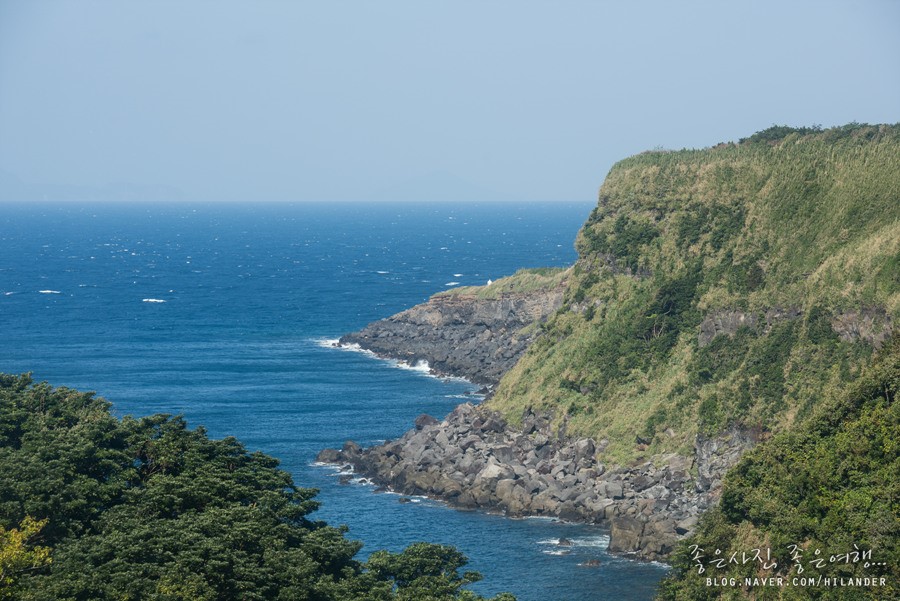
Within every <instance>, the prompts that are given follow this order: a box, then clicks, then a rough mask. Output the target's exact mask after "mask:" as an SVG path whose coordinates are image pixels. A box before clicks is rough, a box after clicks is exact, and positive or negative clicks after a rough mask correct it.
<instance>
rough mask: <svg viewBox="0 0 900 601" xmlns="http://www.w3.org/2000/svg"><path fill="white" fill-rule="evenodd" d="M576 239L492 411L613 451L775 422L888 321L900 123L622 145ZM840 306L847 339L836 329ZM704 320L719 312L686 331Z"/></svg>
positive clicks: (847, 368) (842, 377)
mask: <svg viewBox="0 0 900 601" xmlns="http://www.w3.org/2000/svg"><path fill="white" fill-rule="evenodd" d="M576 247H577V250H578V253H579V259H578V262H577V263H576V264H575V266H574V267H573V268H572V270H571V272H569V273H567V275H566V281H567V285H566V293H565V294H566V296H565V303H564V306H563V308H562V310H560V311H559V312H558V313H557V314H556V315H555V316H553V317H552V318H551V319H550V320H549V321H548V322H547V323H546V324H544V325H543V330H544V335H543V336H542V337H540V338H539V339H538V340H537V341H536V342H535V343H534V344H533V345H532V346H531V348H530V349H529V351H528V352H527V353H526V355H525V356H524V357H523V359H522V360H520V361H519V363H518V364H517V365H516V367H515V368H513V370H511V371H510V372H509V373H508V374H507V375H506V376H505V377H504V378H503V380H502V381H501V383H500V385H499V387H498V389H497V392H496V394H495V396H494V397H493V398H492V399H491V400H490V401H489V402H490V404H491V405H492V406H493V407H494V408H495V409H498V410H500V411H502V412H504V413H505V414H506V415H507V417H508V418H509V419H510V420H511V421H513V422H515V421H516V420H517V419H519V417H520V416H521V415H522V412H523V409H524V408H525V407H528V406H531V407H533V408H535V409H539V408H546V409H551V410H554V411H555V414H556V418H557V420H558V423H559V424H561V423H562V422H563V421H564V420H565V421H566V423H567V432H568V433H569V434H576V435H588V436H593V437H595V438H598V439H599V438H608V439H609V441H610V445H609V447H608V448H607V451H606V454H607V457H608V458H609V460H610V461H618V462H623V463H624V462H628V461H632V460H635V459H637V458H638V457H639V456H646V455H652V454H657V453H667V452H681V453H690V452H691V451H692V445H693V441H694V439H695V436H696V434H697V433H698V432H704V433H706V434H715V433H717V432H720V431H722V430H723V429H725V428H727V427H728V426H730V425H733V424H739V425H743V426H745V427H748V428H753V429H755V430H758V431H761V432H765V431H781V430H784V429H787V428H789V427H791V426H792V425H793V424H795V423H801V422H803V421H804V420H806V419H808V417H809V416H810V415H811V413H812V411H813V409H814V407H815V406H816V405H817V404H818V403H819V400H820V398H821V397H822V396H823V395H830V394H835V393H837V392H839V391H840V390H842V389H844V388H845V387H846V385H847V383H848V382H849V381H851V380H852V379H853V378H854V377H855V376H856V375H857V374H858V373H859V369H860V367H861V366H862V365H863V364H865V362H866V361H867V360H868V358H869V356H870V355H871V352H872V348H873V340H874V338H873V335H877V334H878V333H879V332H881V331H882V330H884V329H885V328H887V327H888V321H890V320H892V321H893V323H897V320H898V319H900V126H898V125H892V126H889V125H879V126H869V125H859V124H851V125H848V126H845V127H840V128H834V129H827V130H821V129H819V128H816V127H813V128H800V129H792V128H786V127H781V126H776V127H773V128H770V129H769V130H766V131H764V132H760V133H759V134H756V135H754V136H751V137H750V138H748V139H747V140H743V141H742V142H741V143H740V144H721V145H719V146H717V147H715V148H710V149H705V150H683V151H678V152H648V153H643V154H640V155H637V156H634V157H631V158H628V159H625V160H624V161H621V162H620V163H618V164H617V165H615V166H614V167H613V169H612V170H611V171H610V173H609V175H608V176H607V178H606V181H605V182H604V184H603V186H602V188H601V190H600V201H599V204H598V206H597V207H596V208H595V209H594V211H593V212H592V213H591V216H590V218H589V219H588V221H587V223H586V224H585V226H584V228H583V229H582V231H581V232H580V234H579V236H578V240H577V242H576ZM842 314H851V315H853V314H855V315H856V317H852V318H851V320H852V319H856V320H857V321H856V322H854V324H853V327H851V328H850V329H851V330H853V328H855V327H856V326H859V327H858V328H856V330H854V331H855V332H857V334H858V336H857V339H855V340H854V339H852V337H851V336H848V335H845V336H843V337H842V336H839V335H838V333H837V331H836V329H835V328H836V327H838V322H837V320H838V317H839V316H840V315H842ZM862 314H866V315H868V316H869V318H870V321H871V322H872V323H871V324H868V325H867V324H866V323H863V322H865V319H864V318H862V317H860V315H862ZM716 320H719V321H725V322H728V321H729V320H731V322H730V323H729V325H727V327H725V328H724V332H722V333H720V334H719V335H718V336H713V335H712V334H710V336H709V337H708V338H711V339H705V340H701V331H702V329H703V328H705V329H706V331H710V330H711V331H712V332H713V333H715V331H716V323H717V321H716ZM866 328H869V331H868V334H866V332H865V330H866ZM860 332H861V333H860ZM866 335H868V336H869V338H868V339H865V337H866ZM559 408H564V410H563V411H560V410H559ZM637 437H641V438H642V439H649V440H650V444H649V448H644V446H643V445H638V444H636V440H637Z"/></svg>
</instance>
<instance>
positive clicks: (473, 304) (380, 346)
mask: <svg viewBox="0 0 900 601" xmlns="http://www.w3.org/2000/svg"><path fill="white" fill-rule="evenodd" d="M568 273H569V272H568V270H563V269H524V270H521V271H519V272H517V273H516V274H514V275H512V276H510V277H507V278H503V279H500V280H497V281H496V282H492V283H491V284H490V285H489V286H481V287H463V288H456V289H453V290H450V291H447V292H442V293H439V294H436V295H434V296H433V297H431V298H430V299H429V300H428V302H426V303H423V304H421V305H416V306H415V307H412V308H411V309H407V310H406V311H403V312H402V313H398V314H396V315H393V316H391V317H388V318H387V319H382V320H380V321H376V322H374V323H372V324H370V325H368V326H366V327H365V328H364V329H362V330H361V331H359V332H354V333H352V334H347V335H345V336H343V337H342V338H341V339H340V342H339V344H340V345H353V344H356V345H359V347H361V348H363V349H366V350H370V351H372V352H374V353H376V354H377V355H379V356H381V357H386V358H391V359H398V360H401V361H405V362H407V363H409V364H411V365H414V364H416V363H418V362H420V361H426V362H427V363H428V365H429V367H430V368H431V369H432V370H433V371H434V372H435V373H438V374H441V375H449V376H459V377H463V378H466V379H467V380H470V381H472V382H476V383H479V384H488V385H494V384H496V383H497V382H499V381H500V377H501V376H502V375H503V374H504V373H506V372H507V371H508V370H509V369H510V368H511V367H512V366H513V365H514V364H515V363H516V361H518V359H519V357H521V356H522V353H524V351H525V349H526V348H527V347H528V345H529V343H530V342H531V341H532V339H533V337H534V334H535V332H537V331H538V328H537V326H538V324H539V323H540V322H541V321H543V320H545V319H547V317H549V316H550V315H551V314H553V313H554V312H555V311H556V310H557V309H559V307H560V306H561V305H562V299H563V291H564V290H565V282H566V277H567V275H568Z"/></svg>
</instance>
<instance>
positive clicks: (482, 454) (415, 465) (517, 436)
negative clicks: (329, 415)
mask: <svg viewBox="0 0 900 601" xmlns="http://www.w3.org/2000/svg"><path fill="white" fill-rule="evenodd" d="M432 419H433V418H432ZM432 419H422V418H420V419H419V420H417V427H416V428H415V429H413V430H409V431H408V432H406V434H404V435H403V436H402V437H400V438H399V439H397V440H394V441H388V442H386V443H384V444H382V445H379V446H376V447H370V448H366V449H360V448H359V446H358V445H356V444H355V443H353V442H347V443H346V444H345V445H344V447H343V449H342V450H340V451H323V452H322V453H320V454H319V457H320V460H321V458H329V459H333V460H334V461H332V462H333V463H344V462H347V463H350V464H352V466H353V468H354V469H355V471H356V472H358V473H361V474H363V475H365V476H367V477H369V478H371V480H372V481H373V482H374V483H375V484H376V485H378V486H382V487H386V488H390V489H392V490H394V491H396V492H399V493H401V494H404V495H429V496H432V497H436V498H440V499H444V500H445V501H447V502H448V503H449V504H451V505H453V506H456V507H461V508H467V509H478V508H480V509H486V510H495V511H502V512H504V513H505V514H507V515H510V516H525V515H543V516H554V517H558V518H560V519H563V520H567V521H578V522H587V523H596V524H605V525H607V526H608V527H609V528H610V532H611V534H610V539H611V540H610V550H611V551H613V552H618V553H627V554H632V555H634V556H636V557H639V558H642V559H664V558H665V556H666V555H668V553H670V552H671V551H672V549H673V548H674V546H675V543H676V542H677V541H678V540H679V539H680V538H682V537H683V536H686V535H688V534H690V533H691V532H692V531H693V529H694V527H695V526H696V524H697V517H698V515H699V514H700V513H701V512H702V511H703V510H705V509H706V508H707V507H708V506H709V505H710V504H711V503H713V502H714V501H715V499H716V496H717V493H718V487H719V486H720V482H721V478H722V476H723V475H724V472H725V470H726V469H728V467H730V466H731V465H733V463H734V462H735V461H737V459H738V458H739V457H740V455H741V454H742V453H743V452H744V451H745V450H746V449H747V448H749V447H750V446H752V445H753V444H754V442H755V440H754V438H753V437H751V436H750V435H749V434H748V433H746V432H743V431H739V430H734V431H728V432H726V433H725V434H723V435H722V436H720V437H717V438H712V439H704V438H698V440H697V444H696V449H695V451H696V467H697V471H698V473H699V475H700V477H699V479H698V480H696V481H695V480H694V479H693V477H692V476H691V470H692V466H693V463H694V462H693V461H692V460H691V459H690V458H687V457H682V456H679V455H674V454H673V455H667V456H664V457H658V458H656V459H655V460H654V461H653V462H646V463H643V464H641V465H638V466H632V467H618V468H611V467H607V466H605V465H603V464H602V463H600V462H598V453H602V451H601V450H599V449H602V448H603V446H604V445H597V444H596V443H595V442H594V441H593V440H591V439H587V438H582V439H562V440H561V439H560V438H559V437H558V436H557V435H555V434H554V433H553V432H552V430H551V425H550V424H551V419H550V416H549V415H545V414H535V413H533V412H531V411H530V410H529V411H527V412H526V414H525V415H524V416H523V419H522V424H523V426H522V428H521V429H519V428H512V427H511V426H509V425H508V424H507V423H506V421H505V420H503V418H502V417H501V416H500V415H499V414H496V413H494V412H491V411H489V410H488V409H486V408H484V407H475V406H473V405H471V404H468V403H466V404H463V405H459V406H458V407H457V408H456V409H454V410H453V412H452V413H450V414H449V415H448V416H447V418H446V419H445V420H444V421H442V422H437V420H434V421H432ZM536 449H537V450H538V451H540V452H539V453H538V452H535V450H536ZM601 458H602V455H601ZM560 544H565V541H563V542H562V543H560Z"/></svg>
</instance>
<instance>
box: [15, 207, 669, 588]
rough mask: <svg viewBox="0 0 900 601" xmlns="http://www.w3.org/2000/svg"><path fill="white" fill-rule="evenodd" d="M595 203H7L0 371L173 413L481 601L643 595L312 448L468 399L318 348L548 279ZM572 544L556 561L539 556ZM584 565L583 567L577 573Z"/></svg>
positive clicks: (525, 532) (654, 573)
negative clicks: (460, 299) (427, 562)
mask: <svg viewBox="0 0 900 601" xmlns="http://www.w3.org/2000/svg"><path fill="white" fill-rule="evenodd" d="M592 207H593V203H588V202H581V203H564V202H559V203H530V204H515V203H502V204H501V203H493V204H492V203H486V204H450V203H438V204H413V203H404V204H400V203H397V204H362V203H347V204H317V203H308V204H274V203H272V204H269V203H258V204H252V205H251V204H137V205H133V204H132V205H119V204H113V203H109V204H94V205H80V204H79V205H76V204H53V203H43V204H15V203H13V204H5V205H2V208H3V210H2V216H0V223H2V229H0V332H2V335H0V371H3V372H7V373H21V372H33V375H34V378H35V379H36V380H46V381H48V382H50V383H51V384H53V385H55V386H68V387H72V388H78V389H81V390H93V391H96V392H97V393H98V394H99V395H101V396H103V397H105V398H106V399H108V400H109V401H111V402H112V403H113V411H114V412H115V413H116V414H117V415H120V416H121V415H135V416H141V415H149V414H153V413H169V414H183V415H184V416H185V417H186V418H187V420H188V422H189V424H190V425H191V426H198V425H203V426H205V427H206V428H207V430H208V431H209V433H210V435H211V436H213V437H223V436H236V437H237V438H239V439H240V440H241V441H242V442H243V443H244V444H245V445H246V446H247V447H248V448H249V449H251V450H260V451H263V452H265V453H268V454H270V455H273V456H275V457H277V458H278V459H279V460H280V461H281V465H282V467H283V468H284V469H286V470H288V471H290V472H291V474H292V475H293V477H294V480H295V482H296V483H297V484H298V485H300V486H304V487H315V488H318V489H319V490H320V493H319V496H318V500H319V501H321V502H322V508H321V509H320V510H319V511H317V512H316V514H314V515H313V517H314V518H318V519H322V520H326V521H328V522H329V523H331V524H333V525H338V524H346V525H347V526H348V527H349V533H348V536H349V537H350V538H354V539H357V540H361V541H363V543H364V547H363V550H362V552H361V554H360V557H362V558H364V557H365V556H366V555H367V554H368V553H370V552H371V551H373V550H376V549H381V548H385V549H390V550H393V551H399V550H401V549H403V548H404V547H405V546H406V545H408V544H410V543H412V542H415V541H420V540H425V541H431V542H439V543H445V544H452V545H454V546H456V547H457V548H459V549H460V550H461V551H462V552H463V553H465V554H466V555H467V556H468V557H469V559H470V563H469V565H468V566H467V568H466V569H472V570H477V571H480V572H482V574H483V575H484V580H483V581H481V582H479V583H477V584H476V585H474V586H473V587H472V588H473V589H474V590H476V591H478V592H479V593H481V594H485V595H488V594H490V595H493V594H496V593H498V592H501V591H510V592H512V593H514V594H515V595H516V596H517V597H518V598H519V599H520V600H521V601H597V600H603V599H610V600H617V601H637V600H646V599H651V598H652V596H653V593H654V590H655V587H656V584H657V583H658V582H659V580H660V579H661V578H662V577H663V576H664V575H665V573H666V570H665V568H664V567H663V566H661V565H658V564H648V563H640V562H636V561H631V560H628V559H624V558H621V557H614V556H610V555H608V554H607V553H606V545H607V542H608V536H607V534H608V533H607V532H605V531H604V530H602V529H600V528H598V527H594V526H587V525H572V524H564V523H560V522H556V521H551V520H544V519H519V520H513V519H507V518H505V517H502V516H499V515H491V514H486V513H482V512H473V511H458V510H454V509H450V508H447V507H446V506H444V505H443V504H442V503H440V502H438V501H433V500H429V499H412V502H404V503H401V502H400V497H399V496H398V495H395V494H391V493H377V492H375V491H374V488H373V487H372V486H371V485H369V484H367V483H365V482H360V481H358V480H354V481H352V482H351V483H349V484H341V483H339V478H338V474H337V473H336V472H335V471H334V469H332V468H328V467H324V466H319V465H316V464H315V462H314V458H315V455H316V453H317V452H318V451H319V450H321V449H322V448H325V447H337V446H340V445H341V444H342V443H343V442H344V441H345V440H348V439H352V440H355V441H356V442H358V443H360V444H363V445H369V444H373V443H377V442H380V441H383V440H385V439H388V438H393V437H397V436H399V435H401V434H402V433H403V432H404V431H405V430H407V429H409V428H410V427H411V426H412V422H413V420H414V419H415V417H416V416H418V415H419V414H421V413H428V414H430V415H433V416H436V417H438V418H440V417H443V416H444V415H446V414H447V413H449V412H450V411H451V410H452V409H453V407H454V406H455V405H456V404H458V403H461V402H466V401H470V402H478V400H479V397H478V396H477V395H476V394H475V393H476V391H477V388H478V387H476V386H474V385H472V384H470V383H468V382H465V381H463V380H459V379H439V378H435V377H432V376H429V375H428V374H427V373H425V372H423V371H422V370H416V369H409V368H404V367H403V366H401V365H398V364H397V363H396V362H391V361H386V360H380V359H375V358H373V357H371V356H368V355H366V354H364V353H358V352H352V351H347V350H341V349H336V348H333V347H331V346H330V344H329V341H330V340H333V339H336V338H338V337H339V336H340V335H341V334H343V333H346V332H350V331H353V330H356V329H359V328H361V327H363V326H364V325H366V324H367V323H369V322H371V321H374V320H377V319H380V318H383V317H387V316H389V315H391V314H393V313H396V312H398V311H401V310H403V309H405V308H408V307H410V306H412V305H414V304H416V303H420V302H423V301H424V300H426V299H427V298H428V297H429V296H430V295H431V294H434V293H435V292H438V291H441V290H446V289H447V288H449V287H451V286H456V285H474V284H484V283H485V282H486V281H487V280H488V279H494V280H496V279H497V278H499V277H502V276H504V275H509V274H511V273H513V272H514V271H516V270H517V269H519V268H523V267H543V266H566V265H570V264H572V263H573V262H574V260H575V257H576V255H575V251H574V248H573V241H574V239H575V235H576V233H577V231H578V229H579V228H580V227H581V225H582V223H583V222H584V220H585V219H586V218H587V216H588V214H589V212H590V210H591V208H592ZM561 537H565V538H568V539H570V540H572V541H574V542H575V546H574V547H571V548H567V549H562V548H559V547H557V546H556V545H555V542H556V541H557V540H558V539H559V538H561ZM589 559H599V560H600V562H601V563H600V566H599V567H582V566H579V564H580V563H582V562H584V561H586V560H589Z"/></svg>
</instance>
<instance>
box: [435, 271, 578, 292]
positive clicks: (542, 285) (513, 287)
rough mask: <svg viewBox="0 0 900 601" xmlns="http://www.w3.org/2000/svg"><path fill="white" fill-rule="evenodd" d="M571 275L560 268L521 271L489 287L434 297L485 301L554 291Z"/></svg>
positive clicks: (458, 288) (451, 290) (469, 288)
mask: <svg viewBox="0 0 900 601" xmlns="http://www.w3.org/2000/svg"><path fill="white" fill-rule="evenodd" d="M570 273H571V269H562V268H559V267H536V268H533V269H520V270H519V271H517V272H515V273H514V274H512V275H511V276H508V277H505V278H501V279H499V280H497V281H495V282H492V283H491V284H490V285H489V286H460V287H457V288H451V289H450V290H445V291H444V292H439V293H437V294H435V295H434V296H435V297H441V296H473V297H475V298H480V299H485V300H494V299H498V298H501V297H503V296H504V295H508V294H517V293H518V294H521V293H524V292H535V291H537V290H553V289H554V288H558V287H560V286H562V285H564V284H565V281H566V278H567V277H568V276H569V274H570Z"/></svg>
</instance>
